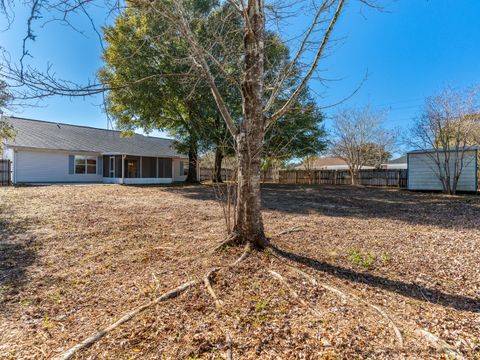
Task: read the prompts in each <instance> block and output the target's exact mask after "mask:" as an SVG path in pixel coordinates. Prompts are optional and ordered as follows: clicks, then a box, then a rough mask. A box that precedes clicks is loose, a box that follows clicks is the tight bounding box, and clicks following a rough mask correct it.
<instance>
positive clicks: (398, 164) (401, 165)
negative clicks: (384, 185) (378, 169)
mask: <svg viewBox="0 0 480 360" xmlns="http://www.w3.org/2000/svg"><path fill="white" fill-rule="evenodd" d="M382 169H387V170H396V169H407V155H403V156H400V157H399V158H396V159H393V160H389V161H387V162H386V163H385V164H382Z"/></svg>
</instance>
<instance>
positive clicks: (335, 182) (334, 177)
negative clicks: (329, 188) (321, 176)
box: [333, 170, 337, 185]
mask: <svg viewBox="0 0 480 360" xmlns="http://www.w3.org/2000/svg"><path fill="white" fill-rule="evenodd" d="M333 185H337V170H335V172H334V175H333Z"/></svg>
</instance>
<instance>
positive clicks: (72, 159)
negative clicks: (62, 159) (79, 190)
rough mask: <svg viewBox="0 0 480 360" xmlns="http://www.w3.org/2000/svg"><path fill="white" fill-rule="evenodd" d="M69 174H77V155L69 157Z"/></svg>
mask: <svg viewBox="0 0 480 360" xmlns="http://www.w3.org/2000/svg"><path fill="white" fill-rule="evenodd" d="M68 173H69V174H70V175H73V174H75V155H68Z"/></svg>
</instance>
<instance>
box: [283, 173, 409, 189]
mask: <svg viewBox="0 0 480 360" xmlns="http://www.w3.org/2000/svg"><path fill="white" fill-rule="evenodd" d="M278 182H279V183H280V184H325V185H350V184H351V183H352V177H351V175H350V172H349V171H348V170H280V171H279V181H278ZM357 184H359V185H366V186H392V187H400V188H406V187H407V170H406V169H390V170H383V169H379V170H376V169H374V170H360V174H359V176H358V180H357Z"/></svg>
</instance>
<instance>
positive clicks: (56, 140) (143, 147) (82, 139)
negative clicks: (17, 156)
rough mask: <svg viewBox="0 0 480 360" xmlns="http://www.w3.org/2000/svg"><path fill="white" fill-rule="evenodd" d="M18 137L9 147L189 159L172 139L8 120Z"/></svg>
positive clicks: (10, 118) (8, 141)
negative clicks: (129, 135)
mask: <svg viewBox="0 0 480 360" xmlns="http://www.w3.org/2000/svg"><path fill="white" fill-rule="evenodd" d="M5 120H6V121H7V122H8V123H10V124H11V125H12V126H13V128H14V131H15V132H16V136H15V138H14V139H13V140H7V141H6V143H5V144H6V146H10V147H24V148H35V149H45V150H65V151H82V152H84V151H87V152H96V153H101V154H126V155H137V156H155V157H186V156H185V155H183V154H179V153H178V152H177V151H176V150H175V149H174V148H173V146H172V140H170V139H162V138H158V137H151V136H144V135H140V134H135V135H134V136H132V137H129V138H122V137H121V131H115V130H106V129H100V128H93V127H88V126H79V125H70V124H64V123H55V122H50V121H41V120H32V119H23V118H18V117H6V118H5Z"/></svg>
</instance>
